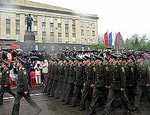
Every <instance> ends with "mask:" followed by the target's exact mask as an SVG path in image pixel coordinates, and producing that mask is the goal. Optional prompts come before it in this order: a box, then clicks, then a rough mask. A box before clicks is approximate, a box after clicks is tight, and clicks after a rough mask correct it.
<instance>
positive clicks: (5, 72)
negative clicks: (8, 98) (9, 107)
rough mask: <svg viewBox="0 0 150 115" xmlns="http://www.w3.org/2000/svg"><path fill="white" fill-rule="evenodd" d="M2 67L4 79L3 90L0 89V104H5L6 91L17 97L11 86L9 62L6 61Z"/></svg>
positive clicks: (2, 82) (2, 81)
mask: <svg viewBox="0 0 150 115" xmlns="http://www.w3.org/2000/svg"><path fill="white" fill-rule="evenodd" d="M2 68H3V70H2V80H1V90H0V105H2V104H3V95H4V93H5V91H7V92H8V93H9V94H11V95H12V96H13V97H15V93H13V92H12V91H11V88H10V81H9V75H10V71H9V69H8V64H7V63H6V62H3V64H2Z"/></svg>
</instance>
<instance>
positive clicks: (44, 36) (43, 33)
mask: <svg viewBox="0 0 150 115" xmlns="http://www.w3.org/2000/svg"><path fill="white" fill-rule="evenodd" d="M42 41H43V43H45V42H46V32H42Z"/></svg>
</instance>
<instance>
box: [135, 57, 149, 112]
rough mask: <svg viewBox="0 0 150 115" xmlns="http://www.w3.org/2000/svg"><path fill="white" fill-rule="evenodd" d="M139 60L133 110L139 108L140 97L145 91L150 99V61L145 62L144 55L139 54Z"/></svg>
mask: <svg viewBox="0 0 150 115" xmlns="http://www.w3.org/2000/svg"><path fill="white" fill-rule="evenodd" d="M137 62H138V65H137V75H138V81H137V92H136V96H135V100H134V108H133V111H138V110H139V104H140V98H141V95H142V93H143V92H144V91H145V93H146V95H147V97H148V98H149V99H150V65H149V64H148V63H147V64H146V63H144V59H143V57H142V56H138V58H137Z"/></svg>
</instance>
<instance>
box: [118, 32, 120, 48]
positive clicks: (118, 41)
mask: <svg viewBox="0 0 150 115" xmlns="http://www.w3.org/2000/svg"><path fill="white" fill-rule="evenodd" d="M117 45H118V46H120V32H118V33H117Z"/></svg>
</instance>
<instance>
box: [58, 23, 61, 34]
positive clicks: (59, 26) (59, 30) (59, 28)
mask: <svg viewBox="0 0 150 115" xmlns="http://www.w3.org/2000/svg"><path fill="white" fill-rule="evenodd" d="M58 33H61V24H58Z"/></svg>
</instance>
